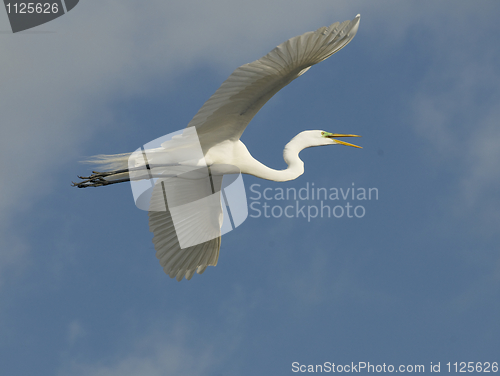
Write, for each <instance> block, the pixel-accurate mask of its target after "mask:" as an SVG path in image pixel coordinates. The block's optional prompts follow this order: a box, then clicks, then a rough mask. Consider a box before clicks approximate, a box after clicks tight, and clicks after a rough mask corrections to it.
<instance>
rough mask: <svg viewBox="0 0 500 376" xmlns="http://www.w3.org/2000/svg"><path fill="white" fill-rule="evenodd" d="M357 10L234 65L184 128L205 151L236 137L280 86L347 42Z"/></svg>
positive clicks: (353, 33)
mask: <svg viewBox="0 0 500 376" xmlns="http://www.w3.org/2000/svg"><path fill="white" fill-rule="evenodd" d="M359 19H360V17H359V15H358V16H356V17H355V18H354V19H353V20H352V21H344V22H342V23H341V24H340V23H339V22H335V23H334V24H332V25H330V26H329V27H321V28H319V29H318V30H316V31H314V32H313V31H310V32H307V33H305V34H302V35H299V36H296V37H294V38H291V39H289V40H287V41H286V42H284V43H282V44H280V45H279V46H277V47H276V48H275V49H273V50H272V51H271V52H269V53H268V54H267V55H266V56H263V57H262V58H260V59H259V60H256V61H254V62H252V63H249V64H245V65H242V66H241V67H239V68H237V69H236V70H235V71H234V72H233V73H232V74H231V75H230V76H229V78H228V79H227V80H226V81H224V82H223V83H222V85H221V86H220V87H219V89H217V91H216V92H215V93H214V94H213V95H212V96H211V97H210V98H209V99H208V100H207V101H206V102H205V104H204V105H203V106H202V107H201V109H200V110H199V111H198V113H197V114H196V115H195V116H194V118H193V119H192V120H191V122H190V123H189V124H188V127H196V130H197V132H198V136H199V138H200V141H201V143H202V148H203V151H204V152H206V151H207V150H208V149H209V148H210V147H211V146H213V145H215V144H217V143H219V142H221V141H223V140H233V141H234V140H238V139H239V138H240V137H241V135H242V133H243V131H244V130H245V128H246V126H247V125H248V123H249V122H250V120H252V118H253V117H254V116H255V114H256V113H257V112H258V111H259V110H260V109H261V108H262V106H263V105H264V104H265V103H266V102H267V101H268V100H269V99H270V98H271V97H272V96H273V95H274V94H276V93H277V92H278V91H279V90H281V89H282V88H283V87H284V86H286V85H288V84H289V83H290V82H292V81H293V80H294V79H296V78H297V77H299V76H300V75H302V74H304V73H305V72H306V71H307V70H308V69H309V68H310V67H311V66H312V65H314V64H317V63H319V62H321V61H323V60H325V59H327V58H328V57H330V56H331V55H333V54H334V53H335V52H337V51H339V50H341V49H342V48H343V47H345V46H346V45H347V44H348V43H349V42H350V41H351V40H352V39H353V38H354V36H355V35H356V32H357V29H358V25H359Z"/></svg>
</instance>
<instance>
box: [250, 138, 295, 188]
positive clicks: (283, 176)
mask: <svg viewBox="0 0 500 376" xmlns="http://www.w3.org/2000/svg"><path fill="white" fill-rule="evenodd" d="M302 149H304V145H302V144H301V143H300V142H298V140H296V139H295V138H294V139H292V140H291V141H290V142H289V143H288V144H286V146H285V149H284V150H283V159H284V160H285V162H286V164H287V165H288V168H287V169H285V170H274V169H272V168H269V167H267V166H265V165H263V164H262V163H260V162H259V161H258V160H256V159H254V158H253V157H250V159H249V160H247V161H245V162H246V163H244V165H243V166H241V172H243V173H245V174H249V175H253V176H256V177H258V178H261V179H266V180H273V181H288V180H293V179H296V178H298V177H299V176H300V175H302V174H303V173H304V162H302V160H301V159H300V158H299V153H300V151H301V150H302Z"/></svg>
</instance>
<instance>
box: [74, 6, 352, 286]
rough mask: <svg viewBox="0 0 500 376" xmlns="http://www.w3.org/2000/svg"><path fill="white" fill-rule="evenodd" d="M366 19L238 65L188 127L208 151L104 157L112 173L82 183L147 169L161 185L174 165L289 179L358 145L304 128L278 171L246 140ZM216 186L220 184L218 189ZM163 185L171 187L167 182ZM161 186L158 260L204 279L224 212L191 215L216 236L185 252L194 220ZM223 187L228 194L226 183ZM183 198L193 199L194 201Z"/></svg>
mask: <svg viewBox="0 0 500 376" xmlns="http://www.w3.org/2000/svg"><path fill="white" fill-rule="evenodd" d="M359 18H360V16H359V15H357V16H356V17H355V18H354V19H353V20H352V21H345V22H343V23H342V24H339V23H338V22H337V23H335V24H333V25H331V26H330V27H322V28H320V29H318V30H316V31H315V32H308V33H305V34H303V35H300V36H297V37H294V38H292V39H289V40H288V41H286V42H284V43H282V44H281V45H279V46H278V47H276V48H275V49H274V50H272V51H271V52H270V53H269V54H267V55H266V56H264V57H262V58H261V59H259V60H256V61H254V62H252V63H249V64H245V65H243V66H241V67H239V68H237V69H236V70H235V71H234V72H233V73H232V74H231V75H230V76H229V78H228V79H227V80H226V81H224V83H223V84H222V85H221V87H220V88H219V89H218V90H217V91H216V92H215V93H214V94H213V95H212V96H211V97H210V99H209V100H208V101H207V102H205V104H204V105H203V106H202V108H201V109H200V110H199V111H198V113H197V114H196V115H195V116H194V118H193V119H192V120H191V122H190V123H189V124H188V126H187V129H195V130H196V133H195V134H196V136H197V137H196V142H194V144H197V146H198V147H199V149H200V153H196V152H192V151H193V150H195V148H194V147H192V144H193V142H191V141H190V140H191V139H189V138H188V137H185V136H184V138H183V135H181V136H179V137H177V138H175V137H174V138H173V139H172V140H170V141H167V142H164V143H162V144H161V146H159V147H156V148H154V149H149V150H147V151H146V154H147V162H145V159H144V158H143V155H142V154H140V153H139V154H133V153H125V154H118V155H100V156H96V157H95V158H94V159H93V160H92V162H93V163H96V164H101V166H102V167H103V168H104V169H105V170H109V171H107V172H94V174H93V175H91V176H89V177H87V178H82V179H83V181H81V182H79V183H77V184H75V186H78V187H80V188H84V187H95V186H103V185H109V184H114V183H119V182H123V181H128V180H134V178H133V177H131V176H134V175H135V176H139V178H141V179H142V178H144V177H143V176H142V175H140V173H142V172H140V173H139V175H137V171H141V170H142V171H146V168H147V173H148V174H151V173H152V172H153V173H154V172H155V171H159V173H158V174H159V176H160V179H159V181H163V180H165V179H161V178H162V177H163V176H162V174H166V173H165V171H166V169H165V167H155V166H174V167H168V168H167V170H168V171H169V176H171V172H172V171H177V170H176V168H178V167H179V168H183V167H186V166H189V167H190V168H191V167H193V166H198V167H204V166H209V167H211V166H218V165H231V166H235V167H237V169H239V171H241V173H244V174H249V175H253V176H256V177H258V178H262V179H267V180H273V181H280V182H281V181H288V180H293V179H295V178H297V177H298V176H300V175H301V174H303V172H304V163H303V162H302V160H300V158H299V152H300V151H301V150H303V149H305V148H308V147H313V146H323V145H334V144H344V145H348V146H355V145H352V144H349V143H346V142H343V141H340V140H337V139H335V138H334V137H358V136H355V135H343V134H332V133H328V132H325V131H320V130H311V131H304V132H301V133H299V134H298V135H297V136H295V137H294V138H293V139H292V140H291V141H290V142H289V143H288V144H287V145H286V146H285V149H284V151H283V157H284V159H285V162H286V163H287V165H288V168H287V169H285V170H274V169H271V168H269V167H267V166H265V165H264V164H262V163H261V162H259V161H257V160H256V159H255V158H253V157H252V155H251V154H250V152H249V151H248V149H247V147H246V146H245V145H244V144H243V142H241V140H240V137H241V135H242V133H243V131H244V130H245V128H246V126H247V125H248V123H249V122H250V120H251V119H252V118H253V117H254V116H255V114H256V113H257V112H258V111H259V110H260V108H261V107H262V106H263V105H264V104H265V103H266V102H267V101H268V100H269V99H270V98H271V97H272V96H273V95H274V94H276V93H277V92H278V91H279V90H280V89H282V88H283V87H284V86H286V85H288V84H289V83H290V82H291V81H293V80H294V79H295V78H297V77H299V76H300V75H302V74H303V73H305V72H306V71H307V70H308V69H309V68H310V67H311V66H312V65H314V64H317V63H319V62H320V61H322V60H325V59H326V58H328V57H329V56H331V55H333V54H334V53H335V52H337V51H339V50H340V49H342V48H343V47H344V46H345V45H347V43H349V42H350V41H351V40H352V38H354V36H355V34H356V31H357V29H358V25H359ZM191 127H194V128H191ZM184 133H185V134H187V133H189V132H184ZM186 140H187V141H186ZM198 142H199V144H198ZM355 147H357V146H355ZM155 169H156V170H155ZM157 177H158V176H157ZM219 183H220V182H219ZM176 184H177V183H176ZM214 184H215V183H213V182H212V189H214ZM201 185H202V184H201V183H200V182H198V183H197V182H196V181H194V180H193V181H192V182H188V183H187V185H186V181H185V179H183V181H182V182H181V183H180V185H179V186H178V187H177V188H175V189H174V188H173V189H174V190H173V191H172V192H174V193H173V195H174V196H175V195H179V196H182V195H184V196H186V195H188V194H192V195H194V196H196V195H197V194H198V195H199V192H197V191H198V190H199V188H200V187H201ZM215 185H218V184H215ZM161 186H164V183H162V184H161ZM181 186H182V188H180V187H181ZM159 187H160V184H157V185H156V186H155V188H154V189H153V194H152V198H151V205H153V204H156V203H157V202H160V201H162V200H163V201H164V203H161V204H162V205H163V207H165V208H166V209H165V210H161V211H157V210H149V217H150V229H151V231H152V232H153V233H154V237H153V243H154V244H155V248H156V251H157V257H158V258H159V260H160V263H161V265H162V266H163V268H164V271H165V272H166V273H167V274H169V275H170V277H176V278H177V280H179V281H180V280H181V279H182V278H183V277H186V279H190V278H191V277H192V276H193V274H194V272H195V271H197V272H198V273H200V274H201V273H202V272H203V271H204V270H205V269H206V267H207V266H208V265H216V263H217V259H218V255H219V248H220V227H221V226H222V215H221V213H222V209H221V208H220V207H219V208H217V205H212V206H211V207H210V208H199V207H198V208H196V209H193V213H189V212H188V213H187V214H185V215H186V217H189V216H190V217H189V218H195V219H193V220H191V222H193V223H194V224H196V226H198V227H197V229H199V230H197V231H196V232H200V233H207V234H209V233H210V234H211V235H210V236H208V237H206V241H200V242H198V243H196V241H195V242H193V245H192V246H189V247H181V246H180V244H179V241H180V240H179V239H180V238H181V236H182V233H183V232H184V233H189V234H192V233H193V223H191V224H190V225H189V224H186V223H188V222H189V221H187V220H185V221H183V223H185V228H182V226H181V227H179V226H177V227H176V226H174V223H173V220H172V213H171V211H172V210H169V207H166V205H167V203H166V200H164V196H165V188H164V187H163V193H162V191H161V189H160V188H159ZM216 188H218V190H220V184H219V186H218V187H216ZM200 189H201V188H200ZM218 190H217V191H218ZM194 196H193V197H194ZM182 200H184V201H186V197H183V198H182ZM187 201H189V200H187ZM169 202H170V200H169ZM219 206H220V205H219ZM214 208H215V209H214ZM192 237H193V236H192V235H191V238H192Z"/></svg>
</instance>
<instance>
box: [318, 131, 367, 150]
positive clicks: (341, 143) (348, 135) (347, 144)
mask: <svg viewBox="0 0 500 376" xmlns="http://www.w3.org/2000/svg"><path fill="white" fill-rule="evenodd" d="M326 137H328V138H332V139H334V141H335V142H336V143H337V144H340V145H345V146H352V147H353V148H360V149H363V148H362V147H361V146H358V145H353V144H350V143H348V142H344V141H340V140H336V139H335V138H337V137H361V136H358V135H356V134H337V133H331V134H329V135H328V136H326Z"/></svg>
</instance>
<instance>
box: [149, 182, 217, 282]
mask: <svg viewBox="0 0 500 376" xmlns="http://www.w3.org/2000/svg"><path fill="white" fill-rule="evenodd" d="M221 185H222V176H219V177H213V176H211V177H209V178H207V179H192V178H188V179H185V178H182V177H179V178H167V179H158V180H157V181H156V184H155V186H154V187H153V191H152V196H151V199H150V202H149V212H148V214H149V229H150V231H151V232H153V234H154V236H153V243H154V246H155V249H156V257H157V258H158V260H159V261H160V264H161V266H162V267H163V270H164V271H165V273H166V274H168V275H169V276H170V277H171V278H176V279H177V280H178V281H181V280H182V279H183V278H184V277H186V279H188V280H189V279H191V277H192V276H193V275H194V273H195V272H198V274H201V273H203V272H204V271H205V269H206V268H207V266H209V265H212V266H215V265H217V260H218V258H219V249H220V243H221V237H220V236H221V226H222V219H223V210H222V207H221V200H220V189H221ZM214 191H215V192H214ZM167 197H168V201H167ZM169 204H170V207H169ZM181 245H183V247H181Z"/></svg>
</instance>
